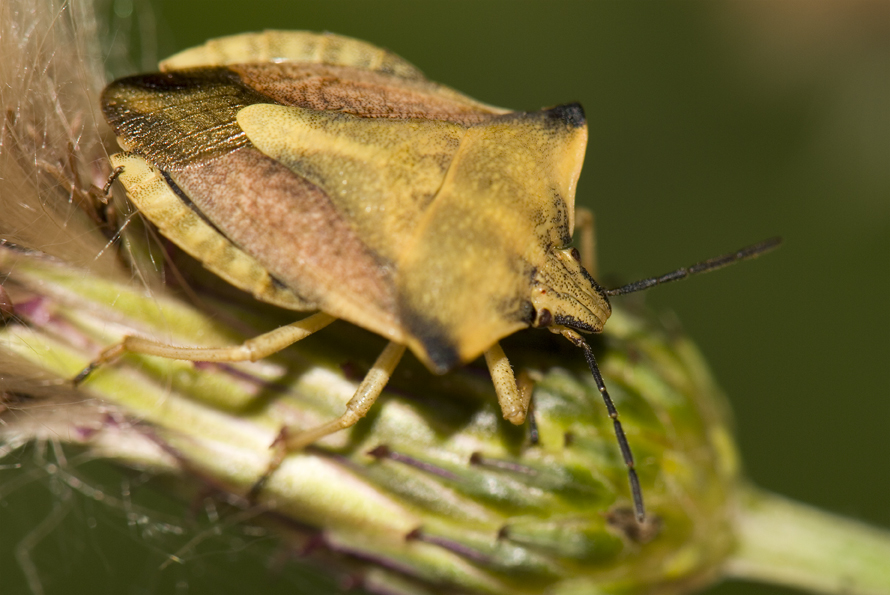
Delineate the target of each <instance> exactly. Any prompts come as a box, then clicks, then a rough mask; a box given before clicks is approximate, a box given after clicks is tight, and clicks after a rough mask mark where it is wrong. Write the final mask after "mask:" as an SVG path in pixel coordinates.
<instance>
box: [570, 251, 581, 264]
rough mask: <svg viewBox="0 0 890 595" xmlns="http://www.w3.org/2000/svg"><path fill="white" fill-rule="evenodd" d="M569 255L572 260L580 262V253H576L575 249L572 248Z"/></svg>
mask: <svg viewBox="0 0 890 595" xmlns="http://www.w3.org/2000/svg"><path fill="white" fill-rule="evenodd" d="M569 254H571V255H572V258H574V259H575V260H576V261H578V262H581V253H580V252H578V249H577V248H572V249H571V251H569Z"/></svg>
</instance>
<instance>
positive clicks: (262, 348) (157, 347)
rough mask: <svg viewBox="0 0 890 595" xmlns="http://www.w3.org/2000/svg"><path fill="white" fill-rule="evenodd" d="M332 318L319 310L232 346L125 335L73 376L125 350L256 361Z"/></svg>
mask: <svg viewBox="0 0 890 595" xmlns="http://www.w3.org/2000/svg"><path fill="white" fill-rule="evenodd" d="M335 320H337V319H336V318H334V317H333V316H331V315H330V314H325V313H324V312H319V313H318V314H313V315H312V316H309V317H307V318H304V319H303V320H298V321H297V322H294V323H292V324H288V325H286V326H282V327H279V328H277V329H275V330H274V331H269V332H268V333H264V334H262V335H260V336H258V337H254V338H253V339H248V340H247V341H245V342H244V343H242V344H241V345H236V346H233V347H177V346H175V345H167V344H164V343H158V342H157V341H152V340H150V339H144V338H142V337H132V336H131V337H124V340H123V341H121V342H120V343H118V344H117V345H114V346H112V347H109V348H108V349H106V350H105V351H103V352H102V353H101V354H100V355H99V357H98V358H96V359H95V360H94V361H93V362H91V363H90V365H88V366H87V367H86V368H84V369H83V370H81V372H80V373H79V374H78V375H77V376H76V377H75V378H74V384H79V383H81V382H83V380H84V379H86V377H87V376H89V375H90V373H91V372H92V371H93V370H95V369H96V368H98V367H99V366H101V365H102V364H105V363H108V362H110V361H112V360H115V359H117V358H118V357H120V356H122V355H124V354H125V353H142V354H145V355H156V356H159V357H166V358H168V359H184V360H189V361H195V362H245V361H251V362H255V361H257V360H260V359H263V358H264V357H266V356H269V355H272V354H273V353H276V352H278V351H281V350H282V349H284V348H285V347H287V346H288V345H292V344H293V343H296V342H297V341H299V340H301V339H305V338H306V337H308V336H309V335H311V334H312V333H314V332H316V331H319V330H321V329H323V328H324V327H326V326H327V325H329V324H331V323H332V322H334V321H335Z"/></svg>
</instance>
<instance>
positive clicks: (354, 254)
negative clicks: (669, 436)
mask: <svg viewBox="0 0 890 595" xmlns="http://www.w3.org/2000/svg"><path fill="white" fill-rule="evenodd" d="M161 70H162V72H161V73H158V74H148V75H139V76H133V77H129V78H124V79H121V80H118V81H115V82H114V83H112V84H111V85H109V86H108V87H107V88H106V89H105V91H104V92H103V95H102V110H103V112H104V114H105V117H106V118H107V120H108V121H109V123H110V124H111V126H112V128H113V129H114V131H115V133H116V134H117V135H118V137H119V142H120V144H121V145H122V146H123V147H124V148H125V150H126V152H125V153H123V154H120V155H116V156H114V157H113V158H112V161H113V163H114V165H115V166H122V167H123V173H122V174H121V176H120V181H121V182H122V183H123V185H124V186H125V188H126V189H127V193H128V195H129V196H130V199H131V200H132V202H133V203H134V204H135V205H136V207H137V208H138V209H139V210H140V211H141V212H142V213H143V214H144V215H145V216H146V217H147V218H148V219H149V220H151V221H152V222H153V223H154V224H155V225H156V226H157V227H158V229H159V230H160V232H161V233H162V234H163V235H165V236H166V237H167V238H169V239H170V240H172V241H173V242H174V243H176V244H178V245H179V246H180V247H181V248H183V249H184V250H185V251H187V252H189V253H191V254H192V255H193V256H195V257H196V258H198V259H199V260H200V261H201V262H202V263H203V264H204V266H205V267H207V268H208V269H210V270H211V271H213V272H215V273H217V274H218V275H219V276H221V277H222V278H223V279H225V280H226V281H228V282H230V283H232V284H233V285H235V286H237V287H239V288H242V289H244V290H247V291H249V292H251V293H252V294H253V295H254V296H255V297H256V298H257V299H260V300H263V301H266V302H270V303H273V304H277V305H279V306H283V307H285V308H290V309H293V310H318V311H319V313H318V314H315V315H312V316H310V317H308V318H306V319H304V320H302V321H299V322H297V323H294V324H292V325H289V326H286V327H282V328H280V329H277V330H275V331H272V332H270V333H267V334H266V335H263V336H261V337H258V338H257V339H254V340H251V341H248V342H247V343H245V344H244V345H242V346H238V347H233V348H224V349H191V348H179V347H173V346H167V345H161V344H157V343H153V342H151V341H147V340H144V339H139V338H135V337H129V338H127V339H126V340H125V341H124V343H123V344H122V345H119V346H116V347H114V348H112V349H110V350H107V351H106V352H105V353H104V354H103V355H102V356H101V357H100V359H99V360H98V361H97V363H101V362H102V361H106V360H108V359H110V358H112V357H114V356H115V355H117V354H119V353H121V352H123V351H138V352H143V353H151V354H155V355H162V356H166V357H174V358H182V359H192V360H202V361H236V360H247V359H251V360H254V359H258V358H261V357H264V356H265V355H268V354H270V353H273V352H275V351H277V350H279V349H282V348H283V347H285V346H287V345H289V344H291V343H293V342H294V341H297V340H299V339H301V338H303V337H305V336H307V335H308V334H311V333H312V332H315V331H316V330H319V329H320V328H323V327H324V326H325V325H326V324H328V323H330V322H331V321H333V320H335V319H337V318H342V319H344V320H347V321H349V322H352V323H354V324H356V325H359V326H362V327H364V328H367V329H369V330H371V331H374V332H376V333H378V334H380V335H382V336H384V337H386V338H387V339H389V341H390V343H389V345H388V346H387V347H386V349H385V350H384V352H383V353H382V354H381V356H380V357H379V358H378V360H377V362H376V363H375V365H374V367H373V368H372V369H371V371H370V372H369V374H368V375H367V377H366V378H365V380H364V381H363V382H362V383H361V385H360V386H359V389H358V390H357V392H356V395H355V397H353V399H352V400H351V401H350V403H349V405H348V406H347V412H346V413H345V414H344V415H343V416H342V417H340V418H338V419H337V420H334V421H333V422H330V423H328V424H325V425H323V426H320V427H319V428H315V429H311V430H308V431H303V432H299V433H289V435H288V437H287V438H286V440H285V444H286V446H287V447H288V448H289V449H296V448H300V447H302V446H305V445H307V444H309V443H311V442H313V441H315V440H317V439H319V438H321V437H323V436H325V435H327V434H329V433H331V432H333V431H336V430H338V429H341V428H344V427H348V426H350V425H352V424H354V423H355V422H356V421H357V420H358V419H359V418H360V417H361V416H363V415H364V414H365V412H366V411H367V410H368V408H369V407H370V406H371V405H372V404H373V402H374V400H375V399H376V398H377V396H378V395H379V394H380V392H381V391H382V389H383V387H384V386H385V384H386V382H387V380H388V379H389V376H390V375H391V373H392V371H393V369H394V368H395V366H396V365H397V364H398V361H399V359H400V358H401V356H402V353H403V352H404V350H405V348H406V347H407V348H410V349H411V351H412V352H413V353H414V354H415V355H416V356H417V357H418V358H419V359H420V360H422V361H423V362H424V363H425V364H426V365H427V367H429V369H430V370H432V371H433V372H436V373H444V372H446V371H448V370H449V369H451V368H453V367H455V366H457V365H459V364H462V363H466V362H469V361H471V360H473V359H475V358H477V357H478V356H480V355H482V354H484V355H485V358H486V361H487V363H488V366H489V368H490V370H491V372H492V376H493V379H494V384H495V388H496V392H497V395H498V400H499V403H500V405H501V408H502V411H503V414H504V417H505V418H506V419H508V420H510V421H511V422H513V423H517V424H518V423H522V422H523V421H524V420H525V417H526V412H527V409H528V398H529V397H528V395H523V394H520V391H519V390H518V389H517V385H516V381H515V378H514V376H513V372H512V370H511V368H510V365H509V362H508V361H507V359H506V357H505V356H504V353H503V351H502V350H501V348H500V347H499V346H498V341H499V340H500V339H502V338H503V337H505V336H507V335H510V334H512V333H514V332H515V331H517V330H520V329H523V328H526V327H529V326H532V327H547V328H549V329H550V330H551V331H553V332H557V333H561V334H563V335H564V336H566V337H567V338H569V339H570V340H571V341H572V342H574V343H575V344H577V345H578V346H580V347H582V348H583V349H584V350H585V354H586V357H587V360H588V363H589V364H590V367H591V371H592V372H593V374H594V377H595V378H596V380H597V384H598V386H599V387H600V391H601V392H602V393H603V396H604V398H605V399H606V403H607V406H608V408H609V413H610V415H611V416H612V418H613V419H614V420H615V426H616V432H617V434H618V437H619V443H620V445H621V450H622V454H623V455H624V458H625V462H626V463H627V465H628V468H629V470H630V474H631V484H632V492H633V495H634V501H635V507H636V511H637V516H638V517H639V518H640V519H642V517H643V504H642V497H641V494H640V489H639V484H638V482H637V479H636V475H635V472H634V470H633V459H632V457H631V454H630V449H629V447H628V445H627V441H626V440H625V438H624V434H623V431H622V429H621V426H620V424H619V423H618V421H617V412H615V410H614V407H613V406H612V404H611V400H610V399H609V397H608V393H607V392H606V389H605V386H604V385H603V382H602V378H601V376H600V374H599V370H598V369H597V367H596V362H595V360H594V359H593V355H592V352H591V351H590V348H589V347H587V344H586V343H585V342H584V340H583V338H582V337H581V335H580V334H579V333H596V332H599V331H600V330H602V328H603V325H604V324H605V322H606V320H607V319H608V318H609V315H610V312H611V309H610V305H609V300H608V297H607V295H608V292H607V291H606V290H604V289H603V288H602V287H600V286H599V285H598V284H597V282H596V281H595V280H594V279H593V278H592V277H591V276H590V275H589V274H588V273H587V271H586V270H585V269H584V268H583V267H582V266H581V263H580V260H581V259H580V257H579V255H578V252H577V251H576V250H574V249H573V248H570V247H569V245H570V243H571V240H572V233H573V229H574V217H575V213H574V211H575V209H574V200H575V187H576V183H577V180H578V176H579V174H580V171H581V166H582V162H583V158H584V151H585V147H586V142H587V128H586V123H585V118H584V113H583V111H582V109H581V107H580V106H579V105H577V104H570V105H564V106H559V107H555V108H551V109H545V110H541V111H538V112H509V111H507V110H503V109H500V108H495V107H492V106H488V105H485V104H482V103H479V102H477V101H475V100H472V99H470V98H468V97H465V96H464V95H461V94H459V93H457V92H455V91H453V90H451V89H448V88H446V87H443V86H441V85H437V84H435V83H432V82H429V81H427V80H426V79H425V78H424V77H423V75H422V74H421V73H420V72H419V71H417V69H415V68H414V67H413V66H411V65H410V64H408V63H407V62H405V61H403V60H401V59H400V58H398V57H396V56H394V55H393V54H390V53H388V52H386V51H383V50H380V49H378V48H376V47H374V46H371V45H369V44H366V43H363V42H360V41H357V40H352V39H348V38H344V37H340V36H336V35H330V34H324V35H319V34H313V33H305V32H266V33H260V34H246V35H239V36H234V37H229V38H223V39H219V40H215V41H211V42H208V43H207V44H205V45H204V46H201V47H198V48H195V49H192V50H187V51H185V52H183V53H181V54H178V55H176V56H174V57H172V58H170V59H169V60H167V61H166V62H164V63H162V64H161ZM760 251H762V249H761V250H760ZM744 256H745V255H742V256H734V257H729V258H730V259H731V260H734V259H738V258H740V257H744ZM711 268H713V267H711ZM704 270H709V269H708V268H707V267H705V269H704ZM688 272H698V271H687V273H688ZM675 276H676V275H675ZM681 276H682V275H681ZM664 280H672V279H667V278H665V279H662V280H661V281H658V280H653V281H652V282H653V283H657V282H662V281H664ZM622 292H623V291H621V290H618V293H622ZM94 367H95V364H94V365H91V366H90V367H88V368H87V369H86V370H84V372H82V373H81V375H80V376H79V377H78V380H82V379H83V378H84V377H85V376H86V375H87V374H88V373H89V372H90V370H92V369H93V368H94Z"/></svg>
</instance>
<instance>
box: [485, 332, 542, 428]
mask: <svg viewBox="0 0 890 595" xmlns="http://www.w3.org/2000/svg"><path fill="white" fill-rule="evenodd" d="M485 363H487V364H488V370H489V372H491V380H492V381H493V382H494V392H495V393H497V395H498V404H499V405H500V406H501V411H502V412H503V413H504V419H506V420H507V421H509V422H510V423H513V424H516V425H517V426H518V425H520V424H522V423H524V422H525V416H526V414H527V413H528V403H529V401H530V400H531V398H532V391H530V390H527V391H526V390H523V391H520V390H519V387H518V386H517V384H516V377H515V376H514V375H513V368H512V367H510V360H508V359H507V356H506V355H504V350H503V349H501V346H500V344H499V343H495V344H494V345H492V346H491V347H490V348H489V349H488V351H486V352H485Z"/></svg>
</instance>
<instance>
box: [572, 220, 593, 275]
mask: <svg viewBox="0 0 890 595" xmlns="http://www.w3.org/2000/svg"><path fill="white" fill-rule="evenodd" d="M594 225H595V219H594V217H593V211H591V210H590V209H585V208H584V207H578V208H576V209H575V229H576V230H577V229H580V230H581V266H582V267H584V268H585V269H586V270H587V272H588V273H590V275H591V276H592V277H593V278H594V279H596V278H597V272H598V271H597V268H598V267H597V261H596V260H597V259H596V235H595V230H594Z"/></svg>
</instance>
